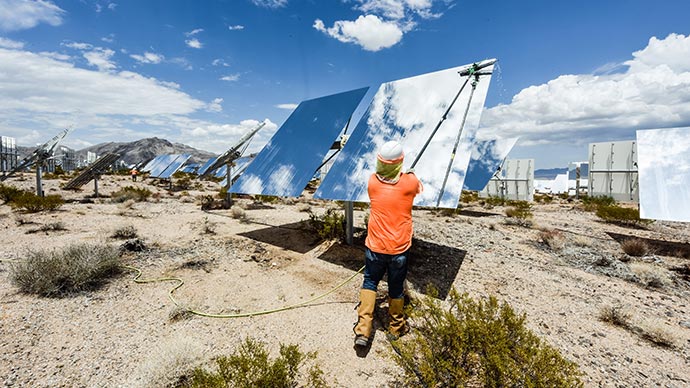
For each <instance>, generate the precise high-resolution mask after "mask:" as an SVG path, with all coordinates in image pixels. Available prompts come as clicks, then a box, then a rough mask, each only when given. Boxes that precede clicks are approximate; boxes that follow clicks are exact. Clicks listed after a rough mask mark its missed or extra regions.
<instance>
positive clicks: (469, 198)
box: [460, 190, 479, 203]
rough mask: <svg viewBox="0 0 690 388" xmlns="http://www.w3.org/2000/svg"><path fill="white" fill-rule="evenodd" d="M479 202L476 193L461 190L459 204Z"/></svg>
mask: <svg viewBox="0 0 690 388" xmlns="http://www.w3.org/2000/svg"><path fill="white" fill-rule="evenodd" d="M477 201H479V193H478V192H476V191H468V190H463V191H462V193H461V194H460V202H462V203H472V202H477Z"/></svg>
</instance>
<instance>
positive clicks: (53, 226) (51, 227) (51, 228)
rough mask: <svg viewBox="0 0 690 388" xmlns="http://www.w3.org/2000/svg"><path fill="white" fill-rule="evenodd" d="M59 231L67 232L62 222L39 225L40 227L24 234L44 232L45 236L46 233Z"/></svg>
mask: <svg viewBox="0 0 690 388" xmlns="http://www.w3.org/2000/svg"><path fill="white" fill-rule="evenodd" d="M61 230H67V228H66V227H65V224H63V223H62V222H59V221H58V222H51V223H48V224H45V225H41V226H40V227H38V228H36V229H29V230H27V231H26V234H31V233H38V232H45V233H46V234H47V233H48V232H58V231H61Z"/></svg>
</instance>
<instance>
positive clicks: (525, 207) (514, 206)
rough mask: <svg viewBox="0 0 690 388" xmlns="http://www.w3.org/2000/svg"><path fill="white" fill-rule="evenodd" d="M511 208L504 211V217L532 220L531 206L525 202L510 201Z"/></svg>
mask: <svg viewBox="0 0 690 388" xmlns="http://www.w3.org/2000/svg"><path fill="white" fill-rule="evenodd" d="M508 204H509V205H511V207H509V208H508V209H506V211H505V212H506V216H508V217H512V218H519V219H523V220H525V219H528V218H532V204H531V203H529V202H527V201H510V202H508Z"/></svg>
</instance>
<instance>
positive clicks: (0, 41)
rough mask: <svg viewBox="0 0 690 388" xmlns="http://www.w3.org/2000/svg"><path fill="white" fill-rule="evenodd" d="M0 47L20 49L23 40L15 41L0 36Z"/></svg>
mask: <svg viewBox="0 0 690 388" xmlns="http://www.w3.org/2000/svg"><path fill="white" fill-rule="evenodd" d="M0 47H4V48H8V49H21V48H23V47H24V43H23V42H17V41H16V40H12V39H7V38H3V37H1V36H0Z"/></svg>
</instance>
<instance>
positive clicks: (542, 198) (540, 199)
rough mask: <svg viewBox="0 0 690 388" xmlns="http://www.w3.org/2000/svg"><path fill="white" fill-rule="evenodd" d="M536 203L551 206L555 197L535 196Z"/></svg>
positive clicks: (546, 195)
mask: <svg viewBox="0 0 690 388" xmlns="http://www.w3.org/2000/svg"><path fill="white" fill-rule="evenodd" d="M534 202H536V203H546V204H549V203H551V202H553V197H552V196H550V195H549V194H534Z"/></svg>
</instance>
